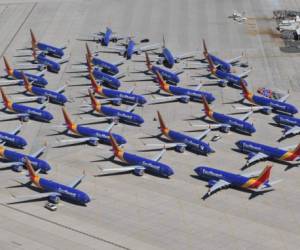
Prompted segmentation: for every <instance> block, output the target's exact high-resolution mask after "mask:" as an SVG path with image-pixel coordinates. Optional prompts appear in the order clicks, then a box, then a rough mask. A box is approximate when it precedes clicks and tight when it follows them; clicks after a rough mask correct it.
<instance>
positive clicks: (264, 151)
mask: <svg viewBox="0 0 300 250" xmlns="http://www.w3.org/2000/svg"><path fill="white" fill-rule="evenodd" d="M236 145H237V146H238V148H239V149H240V150H241V152H243V153H248V160H247V163H246V166H249V165H250V164H252V163H254V162H257V161H260V160H266V159H273V160H278V161H283V162H288V163H290V165H295V163H296V165H298V164H300V162H299V160H300V144H299V145H298V146H297V147H296V148H295V147H293V149H292V150H291V147H286V148H276V147H271V146H267V145H264V144H260V143H256V142H253V141H247V140H240V141H238V142H236Z"/></svg>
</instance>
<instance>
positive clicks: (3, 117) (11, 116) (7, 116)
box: [0, 114, 29, 120]
mask: <svg viewBox="0 0 300 250" xmlns="http://www.w3.org/2000/svg"><path fill="white" fill-rule="evenodd" d="M22 117H29V115H28V114H3V115H0V120H8V119H20V118H22Z"/></svg>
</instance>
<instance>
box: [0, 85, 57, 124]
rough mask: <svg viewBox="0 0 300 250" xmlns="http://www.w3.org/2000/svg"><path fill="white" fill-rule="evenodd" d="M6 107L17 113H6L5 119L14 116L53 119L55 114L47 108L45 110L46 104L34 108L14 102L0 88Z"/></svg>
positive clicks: (25, 119) (24, 118)
mask: <svg viewBox="0 0 300 250" xmlns="http://www.w3.org/2000/svg"><path fill="white" fill-rule="evenodd" d="M0 91H1V95H2V99H3V103H4V108H5V109H7V110H9V111H10V112H14V113H16V114H15V115H13V114H9V115H4V116H3V117H4V119H5V118H7V119H12V118H18V119H20V120H22V121H28V120H29V118H33V119H36V120H40V121H47V122H49V121H51V120H52V119H53V116H52V114H51V113H49V112H48V111H46V110H43V108H45V104H43V105H41V106H40V107H38V108H33V107H29V106H25V105H22V104H18V103H14V102H12V100H10V99H9V98H8V97H7V96H6V95H5V93H4V91H3V89H2V88H0ZM0 117H1V118H2V116H0Z"/></svg>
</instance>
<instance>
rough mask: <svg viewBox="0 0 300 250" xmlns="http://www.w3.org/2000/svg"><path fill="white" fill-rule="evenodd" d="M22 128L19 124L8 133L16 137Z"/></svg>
mask: <svg viewBox="0 0 300 250" xmlns="http://www.w3.org/2000/svg"><path fill="white" fill-rule="evenodd" d="M21 128H22V124H20V125H19V126H18V127H16V128H15V129H14V130H13V131H11V132H10V133H11V134H13V135H16V134H17V133H18V132H20V130H21Z"/></svg>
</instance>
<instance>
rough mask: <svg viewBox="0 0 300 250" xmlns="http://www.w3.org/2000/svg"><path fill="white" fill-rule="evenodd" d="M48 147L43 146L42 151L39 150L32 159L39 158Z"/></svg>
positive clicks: (33, 154)
mask: <svg viewBox="0 0 300 250" xmlns="http://www.w3.org/2000/svg"><path fill="white" fill-rule="evenodd" d="M46 148H47V146H43V147H41V148H40V149H38V150H37V151H36V152H34V153H32V154H30V156H31V157H34V158H38V157H39V156H40V155H41V154H42V153H43V152H44V151H45V150H46Z"/></svg>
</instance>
